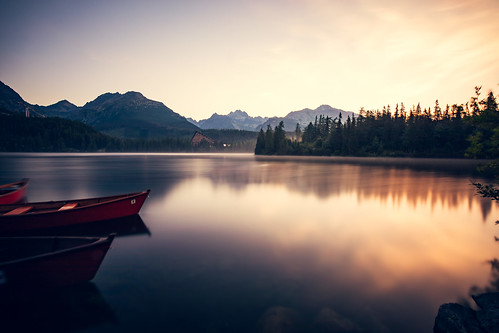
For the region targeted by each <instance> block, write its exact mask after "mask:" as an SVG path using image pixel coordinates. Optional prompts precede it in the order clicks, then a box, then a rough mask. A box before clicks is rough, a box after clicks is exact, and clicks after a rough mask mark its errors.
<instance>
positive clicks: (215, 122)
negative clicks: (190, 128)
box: [188, 110, 268, 131]
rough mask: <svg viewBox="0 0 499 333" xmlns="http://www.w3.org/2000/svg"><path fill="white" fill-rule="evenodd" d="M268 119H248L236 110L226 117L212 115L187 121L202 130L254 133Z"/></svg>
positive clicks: (245, 114)
mask: <svg viewBox="0 0 499 333" xmlns="http://www.w3.org/2000/svg"><path fill="white" fill-rule="evenodd" d="M267 119H268V118H264V117H250V116H249V115H248V114H247V113H246V112H244V111H241V110H236V111H233V112H230V113H229V114H228V115H219V114H217V113H214V114H213V115H212V116H211V117H210V118H208V119H203V120H200V121H195V120H193V119H188V120H189V121H190V122H192V123H193V124H195V125H197V126H199V127H200V128H202V129H235V130H246V131H256V130H257V128H258V127H259V126H260V125H261V124H262V123H264V122H265V121H267Z"/></svg>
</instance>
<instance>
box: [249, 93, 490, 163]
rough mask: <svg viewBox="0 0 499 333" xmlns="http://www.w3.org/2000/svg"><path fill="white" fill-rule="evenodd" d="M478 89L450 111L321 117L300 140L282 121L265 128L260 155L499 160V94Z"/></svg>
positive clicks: (258, 149)
mask: <svg viewBox="0 0 499 333" xmlns="http://www.w3.org/2000/svg"><path fill="white" fill-rule="evenodd" d="M475 91H476V96H475V97H473V98H471V101H470V103H467V104H466V105H457V104H455V105H453V106H452V107H450V106H448V105H447V106H446V107H445V108H444V109H442V108H441V107H440V105H439V103H438V101H436V103H435V106H434V108H433V110H432V109H431V108H426V109H421V107H420V105H419V104H418V105H417V106H415V107H412V108H411V109H410V110H407V109H406V108H405V106H404V105H403V104H401V105H400V106H399V105H396V106H395V108H394V109H391V108H390V106H387V107H384V108H383V110H381V111H380V110H376V111H372V110H368V111H366V110H364V109H361V110H360V112H359V116H358V117H347V119H344V118H342V117H341V115H340V116H339V117H338V118H335V119H331V118H330V117H323V116H320V117H318V118H316V120H315V122H314V123H310V124H309V125H308V126H306V127H305V128H304V129H303V130H302V129H301V128H299V127H297V128H296V129H295V138H297V139H295V140H290V139H288V138H287V137H286V136H285V130H284V125H283V123H282V122H281V124H280V125H279V126H276V127H275V128H274V129H272V128H271V127H270V126H269V127H267V129H266V131H264V130H263V129H262V130H261V131H260V133H259V135H258V139H257V144H256V147H255V154H276V155H351V156H410V157H453V158H463V157H469V158H487V159H492V158H498V157H499V111H498V108H497V101H496V98H495V96H494V95H493V93H492V92H490V93H489V94H488V96H487V97H486V98H485V99H483V100H480V87H476V88H475ZM291 130H293V129H291Z"/></svg>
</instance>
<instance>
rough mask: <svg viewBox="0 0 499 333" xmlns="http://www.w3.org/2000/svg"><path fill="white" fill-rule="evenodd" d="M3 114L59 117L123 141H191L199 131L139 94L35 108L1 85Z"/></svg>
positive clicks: (178, 116) (161, 104) (169, 110)
mask: <svg viewBox="0 0 499 333" xmlns="http://www.w3.org/2000/svg"><path fill="white" fill-rule="evenodd" d="M0 109H1V110H2V112H4V113H5V112H13V113H23V114H24V113H26V110H28V112H29V114H30V116H32V117H33V116H34V117H37V116H48V117H60V118H66V119H71V120H77V121H81V122H83V123H85V124H87V125H90V126H92V127H93V128H94V129H96V130H98V131H100V132H103V133H107V134H110V135H113V136H118V137H123V138H141V139H152V138H161V137H190V136H192V134H193V133H194V132H195V131H196V130H199V128H198V127H197V126H195V125H193V124H191V123H190V122H188V121H187V120H186V119H185V118H184V117H182V116H180V115H179V114H177V113H175V112H173V111H172V110H171V109H170V108H168V107H166V106H165V105H164V104H163V103H160V102H156V101H152V100H149V99H147V98H145V97H144V96H143V95H142V94H141V93H138V92H133V91H130V92H127V93H126V94H120V93H105V94H103V95H100V96H99V97H97V98H96V99H95V100H93V101H91V102H88V103H87V104H85V105H84V106H82V107H78V106H76V105H74V104H72V103H70V102H69V101H67V100H63V101H60V102H58V103H55V104H53V105H49V106H40V105H32V104H29V103H28V102H26V101H24V100H23V99H22V97H21V96H20V95H19V94H18V93H17V92H15V91H14V90H13V89H11V88H10V87H9V86H7V85H5V84H4V83H3V82H1V81H0Z"/></svg>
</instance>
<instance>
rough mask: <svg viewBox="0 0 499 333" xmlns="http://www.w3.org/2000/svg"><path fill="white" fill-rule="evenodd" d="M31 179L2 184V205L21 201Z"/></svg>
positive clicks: (0, 196) (0, 194) (0, 193)
mask: <svg viewBox="0 0 499 333" xmlns="http://www.w3.org/2000/svg"><path fill="white" fill-rule="evenodd" d="M28 182H29V179H23V180H21V181H20V182H16V183H10V184H4V185H0V205H8V204H13V203H16V202H19V201H21V200H22V199H23V198H24V197H25V196H26V190H27V189H28Z"/></svg>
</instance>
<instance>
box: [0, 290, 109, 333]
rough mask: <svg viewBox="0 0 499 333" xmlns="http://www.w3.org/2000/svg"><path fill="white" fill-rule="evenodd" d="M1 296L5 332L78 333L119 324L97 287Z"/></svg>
mask: <svg viewBox="0 0 499 333" xmlns="http://www.w3.org/2000/svg"><path fill="white" fill-rule="evenodd" d="M0 296H1V297H0V308H1V309H2V311H0V328H1V330H2V332H74V331H80V330H83V329H89V328H95V327H99V326H107V327H108V328H110V327H113V326H115V325H116V324H117V323H118V322H117V319H116V316H115V315H114V313H113V311H112V310H111V308H110V307H109V305H108V304H107V302H106V301H105V299H104V298H103V297H102V295H101V293H100V291H99V289H98V288H97V287H96V286H95V285H94V284H93V283H85V284H81V285H75V286H71V287H65V288H61V289H51V290H50V291H44V290H38V291H32V290H31V291H30V292H21V291H20V290H16V291H9V292H5V293H2V294H1V295H0Z"/></svg>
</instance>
